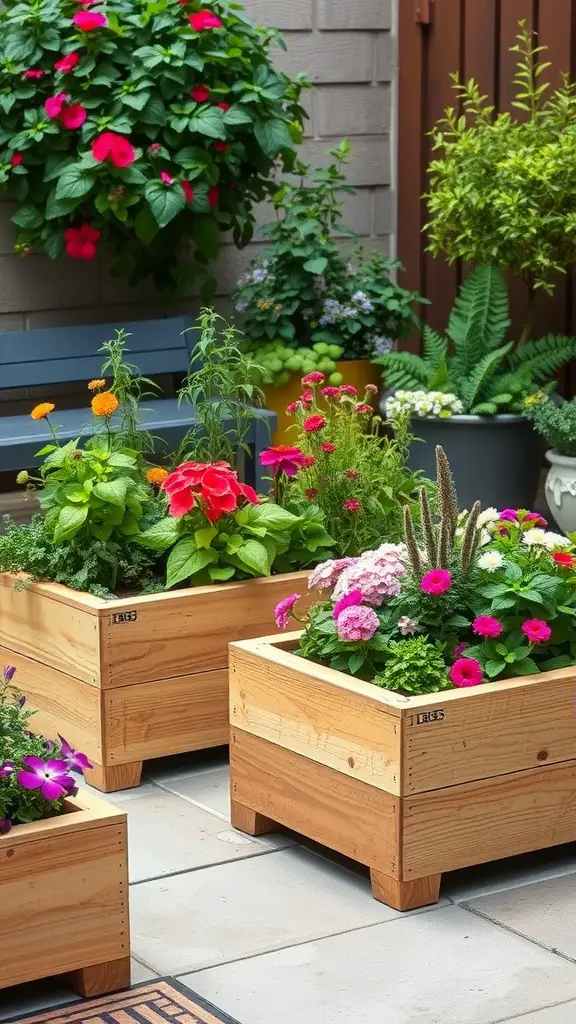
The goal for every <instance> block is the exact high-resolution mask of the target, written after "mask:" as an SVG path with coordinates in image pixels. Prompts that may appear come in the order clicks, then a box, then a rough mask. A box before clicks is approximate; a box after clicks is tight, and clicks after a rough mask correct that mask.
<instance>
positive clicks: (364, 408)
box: [354, 402, 374, 415]
mask: <svg viewBox="0 0 576 1024" xmlns="http://www.w3.org/2000/svg"><path fill="white" fill-rule="evenodd" d="M354 412H357V413H358V415H362V414H363V413H370V415H372V413H373V412H374V409H373V408H372V406H371V405H366V404H365V403H364V402H362V403H361V404H360V405H357V406H356V408H355V409H354Z"/></svg>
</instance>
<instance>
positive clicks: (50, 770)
mask: <svg viewBox="0 0 576 1024" xmlns="http://www.w3.org/2000/svg"><path fill="white" fill-rule="evenodd" d="M22 764H25V765H26V767H27V768H29V769H30V770H29V771H20V772H18V785H19V786H22V787H23V788H24V789H39V790H40V791H41V792H42V796H43V797H44V799H45V800H59V799H60V798H61V797H62V796H64V794H65V793H70V792H71V791H72V790H73V789H75V788H76V783H75V782H74V779H72V778H71V777H70V775H68V765H67V763H66V761H61V760H59V759H53V760H51V761H43V760H42V759H41V758H40V757H36V756H35V755H34V754H28V755H27V756H26V757H23V758H22Z"/></svg>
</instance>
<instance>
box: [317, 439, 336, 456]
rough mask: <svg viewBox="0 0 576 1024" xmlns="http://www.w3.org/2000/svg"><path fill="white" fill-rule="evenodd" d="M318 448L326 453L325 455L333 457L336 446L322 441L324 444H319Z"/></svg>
mask: <svg viewBox="0 0 576 1024" xmlns="http://www.w3.org/2000/svg"><path fill="white" fill-rule="evenodd" d="M320 447H321V449H322V451H323V452H326V454H327V455H333V454H334V452H335V451H336V445H335V444H332V442H331V441H324V443H323V444H321V445H320Z"/></svg>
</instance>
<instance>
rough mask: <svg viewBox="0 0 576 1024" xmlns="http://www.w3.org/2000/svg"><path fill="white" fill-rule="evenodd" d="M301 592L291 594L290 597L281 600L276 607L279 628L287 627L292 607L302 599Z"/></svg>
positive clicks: (275, 616)
mask: <svg viewBox="0 0 576 1024" xmlns="http://www.w3.org/2000/svg"><path fill="white" fill-rule="evenodd" d="M301 596H302V595H301V594H291V595H290V597H285V598H284V599H283V600H282V601H279V602H278V604H277V605H276V607H275V609H274V618H275V620H276V628H277V629H286V626H287V625H288V623H289V621H290V616H291V614H292V609H293V607H294V605H295V604H296V602H297V601H299V600H300V598H301Z"/></svg>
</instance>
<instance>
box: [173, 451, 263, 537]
mask: <svg viewBox="0 0 576 1024" xmlns="http://www.w3.org/2000/svg"><path fill="white" fill-rule="evenodd" d="M162 489H163V490H164V491H165V493H166V494H167V495H168V496H169V499H170V503H169V509H168V510H169V512H170V515H171V516H174V517H176V518H179V517H180V516H184V515H186V514H187V513H188V512H190V510H191V509H192V508H194V506H195V505H197V504H200V506H201V508H202V510H203V512H204V514H205V516H206V517H207V519H208V520H209V521H210V522H211V523H215V522H216V521H217V520H218V519H220V517H221V516H223V515H225V514H226V513H231V512H235V511H236V509H237V508H238V499H239V498H244V499H245V500H246V501H249V502H250V503H251V504H252V505H257V504H258V501H259V499H258V495H257V494H256V491H255V490H254V489H253V488H252V487H249V486H248V485H247V484H241V483H240V482H239V480H238V474H237V473H236V472H234V470H233V469H231V468H230V466H229V465H228V463H227V462H213V463H202V462H184V463H183V464H182V465H181V466H178V467H177V469H175V470H174V472H173V473H170V475H169V476H167V477H166V479H165V480H164V482H163V484H162Z"/></svg>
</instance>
